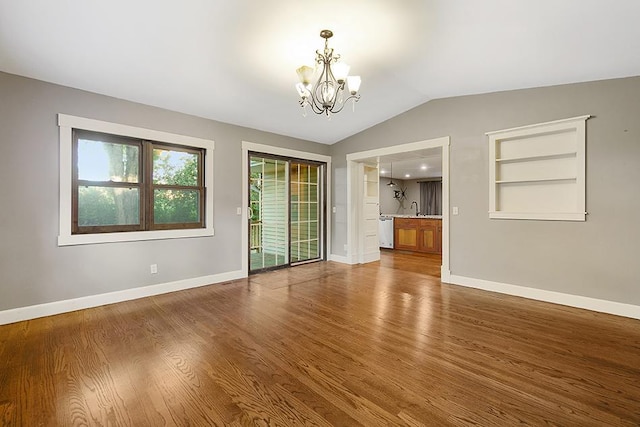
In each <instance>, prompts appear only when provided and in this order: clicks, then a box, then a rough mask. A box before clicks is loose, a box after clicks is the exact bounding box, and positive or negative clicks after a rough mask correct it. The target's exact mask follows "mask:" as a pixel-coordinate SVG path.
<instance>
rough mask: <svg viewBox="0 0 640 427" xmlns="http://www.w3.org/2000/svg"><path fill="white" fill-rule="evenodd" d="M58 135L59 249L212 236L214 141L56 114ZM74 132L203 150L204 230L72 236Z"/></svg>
mask: <svg viewBox="0 0 640 427" xmlns="http://www.w3.org/2000/svg"><path fill="white" fill-rule="evenodd" d="M58 126H59V132H60V230H59V235H58V246H69V245H87V244H98V243H115V242H132V241H140V240H159V239H180V238H189V237H207V236H213V235H214V230H213V150H214V142H213V141H212V140H208V139H201V138H195V137H191V136H185V135H178V134H173V133H168V132H162V131H156V130H152V129H145V128H139V127H135V126H127V125H121V124H117V123H111V122H104V121H101V120H94V119H87V118H84V117H77V116H71V115H67V114H58ZM73 129H82V130H88V131H94V132H102V133H108V134H112V135H119V136H128V137H133V138H140V139H147V140H153V141H157V142H164V143H169V144H176V145H184V146H187V147H197V148H203V149H204V150H205V157H204V162H205V163H204V172H205V174H204V185H205V228H195V229H179V230H151V231H131V232H117V233H95V234H72V233H71V218H72V212H71V209H72V208H71V192H72V170H73V160H72V158H73V156H72V154H73V153H72V151H73Z"/></svg>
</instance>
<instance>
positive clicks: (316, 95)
mask: <svg viewBox="0 0 640 427" xmlns="http://www.w3.org/2000/svg"><path fill="white" fill-rule="evenodd" d="M320 37H322V38H323V39H324V51H322V52H321V51H320V50H316V63H317V64H318V65H317V66H316V68H312V67H309V66H307V65H303V66H302V67H300V68H298V69H297V70H296V72H297V73H298V78H299V79H300V82H299V83H298V84H296V89H297V90H298V94H299V95H300V106H301V107H302V109H303V111H302V115H303V116H306V115H307V108H306V107H307V105H308V106H309V107H310V108H311V110H312V111H313V112H314V113H316V114H325V115H326V116H327V117H331V114H333V113H339V112H340V111H342V109H343V108H344V106H345V105H346V103H347V101H348V100H350V99H351V100H353V108H354V110H355V103H356V102H357V101H358V100H359V99H360V94H358V89H360V76H349V66H348V65H347V64H345V63H344V62H338V59H340V55H334V54H333V49H329V39H330V38H331V37H333V32H331V30H322V31H320ZM317 73H319V76H318V79H317V81H316V83H315V85H313V84H312V83H311V81H312V79H313V78H314V75H315V74H317ZM345 83H346V85H347V87H348V93H349V96H348V97H347V98H346V99H343V98H344V92H345V90H346V89H345Z"/></svg>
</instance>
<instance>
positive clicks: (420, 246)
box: [394, 218, 442, 253]
mask: <svg viewBox="0 0 640 427" xmlns="http://www.w3.org/2000/svg"><path fill="white" fill-rule="evenodd" d="M394 223H395V224H394V248H395V249H400V250H405V251H413V252H424V253H442V220H440V219H431V218H396V219H395V221H394Z"/></svg>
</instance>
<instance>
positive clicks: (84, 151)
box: [58, 114, 213, 245]
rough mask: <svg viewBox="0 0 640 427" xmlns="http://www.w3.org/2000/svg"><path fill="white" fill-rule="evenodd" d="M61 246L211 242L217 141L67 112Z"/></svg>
mask: <svg viewBox="0 0 640 427" xmlns="http://www.w3.org/2000/svg"><path fill="white" fill-rule="evenodd" d="M58 122H59V123H58V124H59V126H60V236H59V237H58V244H59V245H74V244H87V243H106V242H119V241H132V240H150V239H167V238H182V237H201V236H212V235H213V227H212V225H211V222H212V211H213V203H212V200H211V194H212V191H211V188H212V180H213V173H212V168H213V160H212V152H213V141H209V140H203V139H199V138H193V137H187V136H184V135H175V134H169V133H165V132H159V131H153V130H149V129H142V128H136V127H131V126H124V125H118V124H114V123H108V122H101V121H97V120H90V119H84V118H80V117H74V116H67V115H63V114H60V115H59V118H58Z"/></svg>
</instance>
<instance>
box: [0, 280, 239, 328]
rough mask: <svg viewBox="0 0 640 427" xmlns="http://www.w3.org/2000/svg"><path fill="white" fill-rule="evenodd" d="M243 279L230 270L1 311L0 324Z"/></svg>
mask: <svg viewBox="0 0 640 427" xmlns="http://www.w3.org/2000/svg"><path fill="white" fill-rule="evenodd" d="M243 277H246V275H244V274H243V273H242V271H229V272H226V273H220V274H212V275H209V276H202V277H194V278H192V279H184V280H178V281H175V282H168V283H160V284H158V285H150V286H143V287H140V288H132V289H125V290H123V291H116V292H109V293H106V294H99V295H89V296H86V297H81V298H74V299H69V300H63V301H54V302H49V303H45V304H37V305H31V306H28V307H20V308H14V309H10V310H4V311H0V325H6V324H8V323H14V322H20V321H22V320H30V319H36V318H38V317H44V316H53V315H55V314H61V313H67V312H70V311H76V310H82V309H85V308H91V307H98V306H101V305H107V304H114V303H117V302H123V301H130V300H134V299H138V298H144V297H150V296H153V295H159V294H165V293H168V292H175V291H181V290H184V289H190V288H197V287H200V286H206V285H211V284H214V283H221V282H228V281H229V280H236V279H241V278H243Z"/></svg>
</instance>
